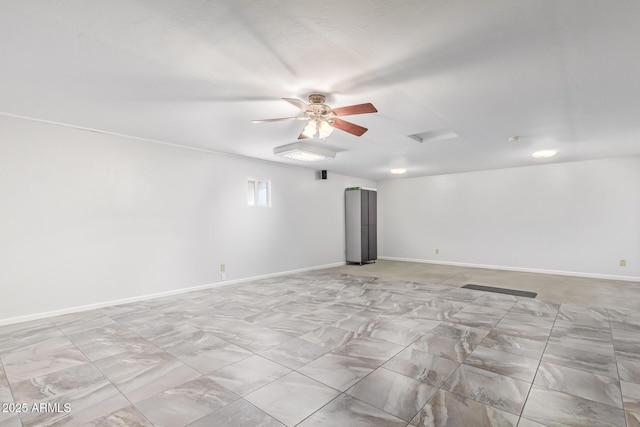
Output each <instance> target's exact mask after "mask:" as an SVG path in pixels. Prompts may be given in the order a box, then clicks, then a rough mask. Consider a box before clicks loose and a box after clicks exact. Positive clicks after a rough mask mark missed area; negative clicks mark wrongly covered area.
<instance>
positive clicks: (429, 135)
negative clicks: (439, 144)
mask: <svg viewBox="0 0 640 427" xmlns="http://www.w3.org/2000/svg"><path fill="white" fill-rule="evenodd" d="M407 136H408V137H409V138H411V139H413V140H414V141H418V142H435V141H444V140H445V139H453V138H457V137H458V136H459V135H458V134H457V133H455V132H452V131H450V130H431V131H427V132H422V133H414V134H413V135H407Z"/></svg>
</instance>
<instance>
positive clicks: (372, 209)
mask: <svg viewBox="0 0 640 427" xmlns="http://www.w3.org/2000/svg"><path fill="white" fill-rule="evenodd" d="M367 193H369V203H368V210H369V212H368V219H369V222H368V225H377V224H378V192H377V191H367Z"/></svg>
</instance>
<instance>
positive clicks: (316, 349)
mask: <svg viewBox="0 0 640 427" xmlns="http://www.w3.org/2000/svg"><path fill="white" fill-rule="evenodd" d="M327 352H328V349H326V348H324V347H321V346H319V345H316V344H312V343H310V342H308V341H304V340H301V339H298V338H295V339H292V340H291V341H287V342H286V343H284V344H281V345H279V346H277V347H273V348H271V349H269V350H267V351H263V352H261V353H260V355H261V356H263V357H266V358H267V359H269V360H272V361H274V362H276V363H279V364H281V365H283V366H286V367H287V368H290V369H298V368H300V367H302V366H304V365H306V364H308V363H311V362H312V361H314V360H316V359H317V358H318V357H320V356H322V355H324V354H326V353H327Z"/></svg>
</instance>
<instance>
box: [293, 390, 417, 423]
mask: <svg viewBox="0 0 640 427" xmlns="http://www.w3.org/2000/svg"><path fill="white" fill-rule="evenodd" d="M406 425H407V422H406V421H403V420H401V419H399V418H397V417H394V416H393V415H390V414H388V413H386V412H384V411H381V410H379V409H377V408H374V407H373V406H370V405H367V404H366V403H364V402H361V401H359V400H357V399H354V398H353V397H351V396H348V395H346V394H343V395H341V396H339V397H338V398H336V399H334V400H333V401H331V402H330V403H329V404H328V405H326V406H325V407H323V408H322V409H320V410H319V411H318V412H316V413H314V414H313V415H311V416H310V417H309V418H307V419H306V420H304V421H303V422H302V423H300V424H298V426H299V427H326V426H350V427H367V426H377V427H405V426H406Z"/></svg>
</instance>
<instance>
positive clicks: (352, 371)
mask: <svg viewBox="0 0 640 427" xmlns="http://www.w3.org/2000/svg"><path fill="white" fill-rule="evenodd" d="M376 366H377V363H372V362H371V361H370V360H363V359H359V358H357V357H351V356H344V355H339V354H335V353H328V354H326V355H324V356H322V357H320V358H318V359H316V360H314V361H313V362H311V363H309V364H308V365H306V366H303V367H302V368H299V369H298V372H300V373H301V374H303V375H306V376H308V377H310V378H313V379H314V380H316V381H319V382H321V383H323V384H326V385H328V386H330V387H333V388H335V389H336V390H340V391H345V390H347V389H348V388H349V387H351V386H352V385H354V384H355V383H357V382H358V381H360V380H361V379H362V378H364V377H366V376H367V375H369V374H370V373H371V372H373V370H374V369H375V368H376Z"/></svg>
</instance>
